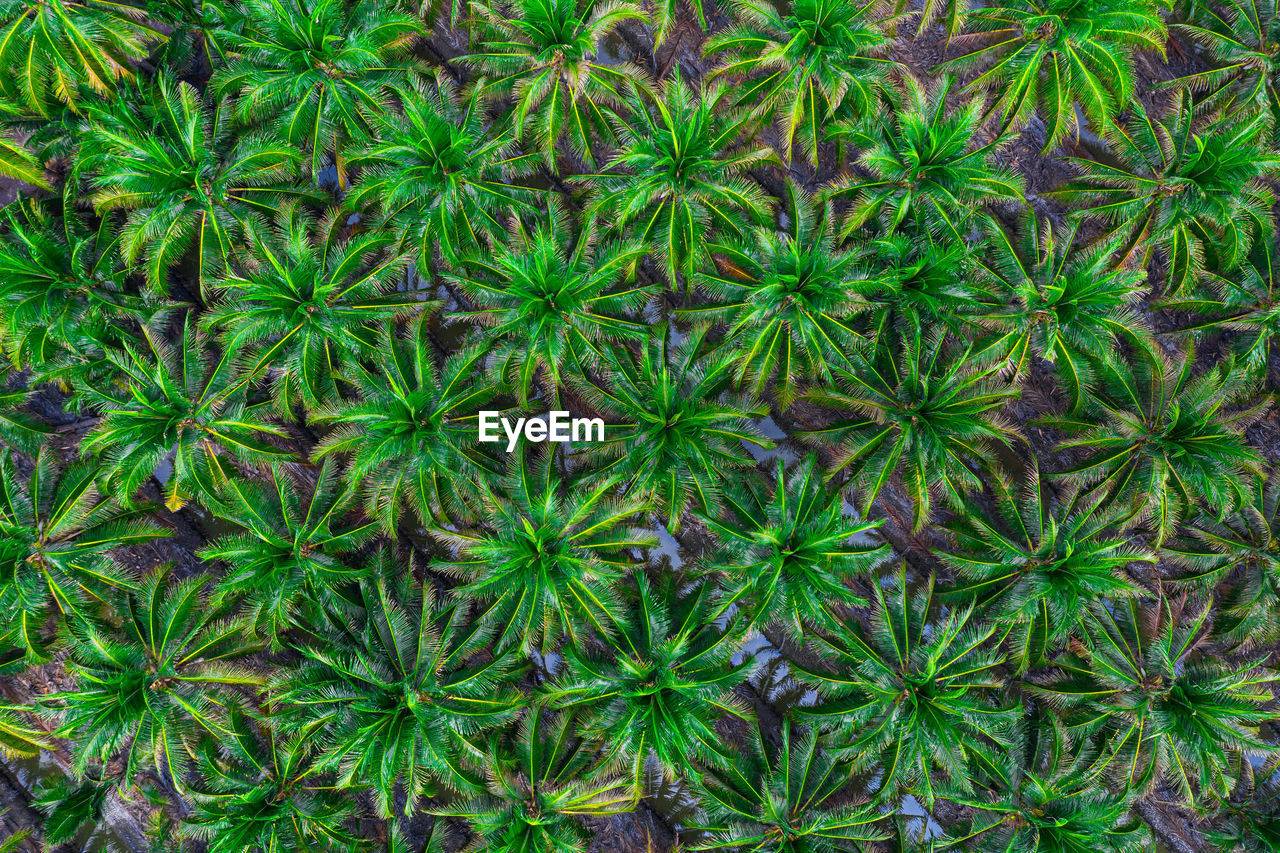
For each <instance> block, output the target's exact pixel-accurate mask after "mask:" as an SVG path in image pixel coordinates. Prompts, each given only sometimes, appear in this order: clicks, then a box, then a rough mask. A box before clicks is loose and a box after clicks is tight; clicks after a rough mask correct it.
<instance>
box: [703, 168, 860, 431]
mask: <svg viewBox="0 0 1280 853" xmlns="http://www.w3.org/2000/svg"><path fill="white" fill-rule="evenodd" d="M787 200H788V202H789V206H788V214H789V215H790V216H791V227H790V229H789V231H788V232H785V233H780V232H779V231H778V230H776V229H774V228H763V227H762V228H756V229H753V230H752V233H751V235H750V236H749V237H748V238H747V239H746V240H742V241H735V242H725V243H720V242H715V243H712V244H711V245H710V247H709V248H710V250H711V252H712V255H713V258H714V259H715V265H714V268H713V269H710V270H708V271H707V272H705V273H703V274H702V275H700V276H699V277H698V279H697V284H698V286H699V287H701V288H702V289H703V290H704V291H706V293H707V295H708V296H709V297H710V298H711V299H712V300H713V302H712V304H709V305H700V306H698V307H696V308H691V309H686V310H684V311H681V312H679V313H680V316H681V317H682V318H684V319H688V320H692V321H694V322H698V323H702V322H720V323H724V324H726V325H727V326H728V329H727V331H726V332H725V334H724V340H725V341H726V343H728V344H730V345H733V347H734V349H733V356H732V358H733V360H734V362H735V363H736V372H737V375H738V381H739V382H740V383H743V384H746V380H748V379H749V380H750V386H751V388H752V389H753V390H754V391H755V393H757V394H759V393H761V392H763V391H764V390H765V388H766V387H768V388H770V389H771V390H772V391H773V393H774V394H775V395H776V396H777V399H778V403H779V405H781V406H783V407H786V406H788V405H790V404H791V402H792V401H794V400H795V398H796V396H797V395H798V393H799V385H800V383H801V382H803V381H804V380H805V379H815V378H820V379H827V380H831V379H832V378H833V377H832V374H831V365H832V364H839V363H841V361H842V360H844V359H843V358H842V353H843V348H844V347H847V346H849V345H850V344H851V343H852V342H853V341H854V340H855V339H856V338H857V332H856V331H855V330H854V329H852V328H850V324H849V317H850V316H851V315H853V314H855V313H857V312H858V311H860V310H862V309H863V308H864V307H865V306H866V303H865V301H864V300H862V299H860V298H859V291H871V290H873V289H875V288H876V287H877V286H878V285H879V284H880V283H881V279H879V278H877V277H876V276H874V274H872V273H871V272H870V271H869V270H868V268H867V266H866V265H865V264H864V263H862V262H861V261H862V260H863V259H862V258H860V257H859V255H858V253H857V252H855V251H852V250H847V249H842V248H839V247H838V246H837V241H836V239H835V233H834V232H835V223H834V221H833V216H832V211H831V207H830V205H823V204H820V203H817V202H815V201H814V200H813V199H812V197H811V196H809V195H808V194H806V193H805V192H804V191H803V190H802V189H800V188H798V187H794V186H792V187H788V199H787Z"/></svg>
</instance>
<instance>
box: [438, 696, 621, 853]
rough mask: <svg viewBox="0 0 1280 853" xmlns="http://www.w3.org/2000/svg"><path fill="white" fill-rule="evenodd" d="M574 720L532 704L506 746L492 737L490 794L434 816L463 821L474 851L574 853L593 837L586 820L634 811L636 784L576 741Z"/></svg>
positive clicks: (578, 738) (590, 745) (595, 751)
mask: <svg viewBox="0 0 1280 853" xmlns="http://www.w3.org/2000/svg"><path fill="white" fill-rule="evenodd" d="M576 723H577V720H576V718H575V717H574V716H573V715H572V714H567V713H560V714H557V713H555V712H552V711H549V710H547V709H546V707H545V706H543V705H541V704H536V705H533V706H532V707H531V708H530V709H529V712H528V713H527V714H526V715H525V716H524V717H523V718H522V719H521V721H520V725H519V727H518V728H517V730H516V732H515V734H514V736H513V737H511V739H510V741H509V742H507V741H505V740H503V739H498V738H496V737H495V738H493V739H492V741H491V743H490V747H489V752H488V754H487V756H486V759H485V766H486V768H487V772H486V775H487V777H488V784H487V786H486V790H485V791H484V792H483V793H481V794H479V795H477V796H475V797H473V798H471V799H468V800H463V801H461V802H456V803H452V804H449V805H444V806H437V807H435V808H433V809H432V814H434V815H436V816H437V817H441V818H443V817H451V818H462V819H465V820H466V821H467V822H468V824H469V825H470V826H472V827H473V828H474V830H475V833H476V841H475V844H476V847H477V849H479V848H483V849H484V850H491V851H494V853H571V851H577V850H583V849H585V846H586V845H587V844H588V843H589V841H590V838H591V836H590V833H588V832H587V831H586V830H585V829H584V827H583V826H582V824H581V822H580V820H581V819H582V818H603V817H608V816H610V815H615V814H618V813H620V812H626V811H629V810H630V809H631V808H633V807H634V806H635V803H636V799H637V795H636V791H635V785H634V783H633V782H632V781H631V780H629V779H626V778H625V777H623V776H621V775H619V774H618V773H617V772H616V769H615V768H614V767H612V766H610V765H609V764H608V763H607V762H602V761H601V758H600V753H599V750H598V749H597V748H596V747H597V744H596V743H595V742H594V741H591V740H588V739H585V738H583V737H581V736H580V735H579V730H578V726H577V725H576Z"/></svg>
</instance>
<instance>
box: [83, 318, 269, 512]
mask: <svg viewBox="0 0 1280 853" xmlns="http://www.w3.org/2000/svg"><path fill="white" fill-rule="evenodd" d="M144 332H145V334H146V342H147V349H150V352H146V351H145V350H144V349H142V348H141V347H138V348H134V347H133V346H129V345H127V344H126V345H125V347H124V350H123V351H117V350H108V351H107V352H106V357H107V360H108V361H109V362H110V363H111V364H112V365H114V366H115V368H116V369H117V371H118V372H119V373H118V375H119V377H120V378H119V379H118V380H117V381H116V382H115V383H113V386H107V387H93V386H91V387H88V388H86V389H85V399H86V400H87V402H88V403H89V405H91V406H92V407H94V408H96V409H97V410H99V411H101V412H102V419H101V421H99V423H98V425H97V426H96V427H94V428H93V430H92V431H91V432H90V433H89V435H88V436H87V437H86V438H85V442H84V448H85V450H87V451H88V452H90V453H93V454H95V455H97V456H98V457H99V458H100V459H101V462H102V472H103V474H104V476H105V478H106V485H107V487H108V488H109V489H111V490H112V491H113V492H114V493H115V494H116V495H117V496H118V497H119V499H120V500H121V501H124V502H125V503H126V504H131V503H132V502H133V501H134V500H135V498H136V496H137V494H138V489H139V488H141V486H142V484H143V483H144V482H145V481H146V480H147V478H149V477H151V476H152V475H156V476H163V477H165V482H164V483H163V493H164V496H165V503H166V504H167V505H168V506H169V508H170V509H172V510H177V509H178V508H179V507H181V506H182V505H183V504H184V503H185V502H186V501H187V500H189V499H190V498H191V497H192V496H193V495H195V494H208V493H210V492H212V491H214V490H215V489H216V488H217V487H218V483H220V482H222V481H224V480H225V478H226V473H227V472H226V471H225V469H224V464H225V463H224V461H223V460H222V459H221V458H220V457H224V456H226V457H229V458H234V459H237V460H241V461H243V462H246V463H253V464H261V463H263V462H266V461H269V460H272V459H281V458H284V457H286V456H289V455H290V454H289V453H288V451H285V450H282V449H280V448H279V447H277V446H275V445H273V444H271V443H269V442H268V441H267V440H266V439H265V438H264V437H265V436H268V435H270V436H277V437H278V436H282V435H283V434H284V433H283V432H282V431H281V430H280V429H279V428H278V427H274V426H271V425H270V424H269V423H267V422H266V421H265V420H264V419H263V418H262V417H261V416H260V415H259V414H258V411H259V410H260V409H261V404H250V403H249V402H248V401H247V391H248V388H249V384H250V381H251V380H252V379H253V375H252V374H247V373H246V372H245V367H244V362H245V359H244V358H243V354H242V352H241V351H240V350H239V349H238V348H236V347H234V346H224V347H222V348H221V351H216V350H214V349H213V348H212V347H211V346H210V343H209V340H208V338H207V337H206V336H205V335H203V334H201V333H200V332H199V331H197V330H196V328H195V324H194V323H193V322H192V321H191V320H190V319H189V318H188V320H187V321H186V322H185V323H184V324H183V326H182V337H181V338H180V339H179V340H178V341H176V343H177V346H174V344H172V343H170V342H169V341H166V340H164V338H162V337H161V336H160V335H159V334H158V333H157V332H155V331H153V330H151V329H145V330H144Z"/></svg>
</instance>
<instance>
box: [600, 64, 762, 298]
mask: <svg viewBox="0 0 1280 853" xmlns="http://www.w3.org/2000/svg"><path fill="white" fill-rule="evenodd" d="M631 102H632V105H631V116H632V125H631V128H630V129H629V130H627V131H626V132H625V133H624V134H623V136H622V149H621V151H620V152H619V153H618V154H617V155H616V156H614V157H613V158H612V159H611V160H610V161H609V163H608V164H607V166H606V168H605V171H604V172H603V173H601V174H598V175H594V176H592V179H593V181H594V182H595V183H596V184H597V185H598V186H599V195H598V196H597V197H596V199H595V201H594V203H593V205H592V210H593V211H594V212H596V213H599V214H601V215H603V216H605V217H607V218H608V219H609V220H610V221H611V222H613V223H614V224H615V226H616V227H617V228H619V229H629V232H628V233H630V234H632V235H634V236H635V237H636V239H638V240H640V241H642V242H644V243H645V244H647V245H651V246H653V247H654V252H655V254H656V255H657V257H658V259H659V260H660V261H661V262H662V265H663V269H664V270H665V272H666V274H667V278H668V279H669V281H670V282H671V284H672V285H673V286H674V285H675V284H676V282H677V281H678V280H679V278H680V277H681V276H683V277H684V279H685V280H688V279H690V278H691V277H692V276H693V274H694V272H695V271H696V270H697V269H698V267H699V266H701V265H703V264H704V263H706V262H707V261H708V253H707V248H706V245H707V241H708V240H709V238H711V237H712V236H713V235H715V234H717V233H720V234H727V235H730V236H734V237H739V238H740V237H742V236H743V235H744V234H745V233H746V230H747V228H748V227H749V226H750V225H751V224H752V223H761V222H763V221H764V217H765V215H766V214H767V212H768V204H767V202H766V200H765V196H764V194H763V193H762V192H761V191H760V190H759V188H758V187H756V186H755V185H754V184H752V183H750V182H749V181H747V180H745V179H744V178H743V177H742V173H743V172H744V171H746V170H747V169H748V168H750V167H751V166H752V165H754V164H756V163H761V162H764V161H765V160H767V159H768V158H769V157H770V154H769V152H768V150H766V149H763V148H752V147H750V145H747V146H746V147H745V149H737V148H736V147H735V144H736V143H737V142H738V140H739V138H740V137H742V136H743V135H744V134H745V133H746V125H747V121H748V118H747V116H746V115H744V114H742V113H741V112H740V111H735V110H733V109H732V105H731V104H730V103H729V96H728V91H727V90H726V89H725V88H724V87H723V86H720V85H716V86H712V87H710V88H704V89H701V90H698V91H694V90H693V89H692V88H691V87H690V86H688V85H686V84H685V83H684V81H683V79H682V78H681V77H680V75H679V74H677V75H675V76H674V77H673V78H671V79H670V80H668V81H667V83H666V85H665V86H663V87H662V91H661V93H660V97H657V98H654V99H652V100H651V101H650V100H644V99H641V98H640V97H638V96H633V97H632V99H631ZM650 104H652V107H650Z"/></svg>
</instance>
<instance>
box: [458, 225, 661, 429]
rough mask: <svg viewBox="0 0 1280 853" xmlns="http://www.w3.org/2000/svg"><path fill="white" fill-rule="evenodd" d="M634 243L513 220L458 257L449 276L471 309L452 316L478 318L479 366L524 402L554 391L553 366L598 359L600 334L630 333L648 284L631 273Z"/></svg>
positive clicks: (580, 366)
mask: <svg viewBox="0 0 1280 853" xmlns="http://www.w3.org/2000/svg"><path fill="white" fill-rule="evenodd" d="M644 254H645V248H644V246H643V245H642V244H640V243H637V242H634V241H627V242H621V241H616V240H611V241H607V242H601V241H599V240H597V235H596V232H595V228H594V227H593V226H591V225H588V226H587V227H585V228H584V229H583V230H581V231H579V232H577V233H576V234H575V233H573V232H570V231H569V228H568V225H567V223H566V222H565V221H564V220H563V219H561V218H560V217H552V219H551V220H550V222H549V223H547V224H544V225H540V226H538V227H537V229H536V230H533V231H532V232H530V231H529V230H526V229H524V228H516V229H513V231H512V233H511V235H510V236H509V237H508V239H507V241H506V243H505V244H503V245H502V246H501V247H500V248H498V250H497V251H496V252H492V253H485V254H482V255H475V256H472V257H470V258H467V259H466V260H464V261H463V262H462V263H460V264H459V265H458V273H457V274H455V275H453V276H450V277H449V278H450V280H451V281H453V282H454V284H455V285H456V286H457V287H458V288H459V289H460V290H461V291H462V292H463V293H465V294H466V295H467V297H468V298H470V299H471V300H472V301H473V302H474V304H475V305H476V306H478V307H477V308H476V309H475V310H472V311H465V312H460V313H458V314H456V315H454V316H455V317H457V318H459V319H466V320H472V321H474V322H476V323H478V324H479V325H481V326H483V327H484V331H485V337H486V338H487V339H488V341H489V345H488V354H487V357H486V362H487V366H488V367H489V368H490V369H491V370H492V371H493V374H494V376H495V378H501V380H502V381H503V382H504V385H505V387H508V388H511V389H512V392H513V393H514V394H515V397H516V401H517V402H518V403H519V404H520V405H522V406H523V405H527V404H528V402H529V399H530V396H531V395H534V394H538V395H539V396H544V397H547V398H549V399H552V400H555V399H558V398H559V395H560V388H561V386H562V384H563V380H562V378H561V372H562V371H563V370H566V369H569V370H574V371H576V372H582V371H583V370H584V369H585V365H588V364H599V363H601V362H602V361H603V359H604V357H605V356H604V354H603V353H602V351H601V346H602V344H603V342H605V341H623V340H629V341H639V340H642V339H643V338H644V337H645V336H646V334H647V332H648V324H646V323H644V322H642V318H640V317H639V316H638V311H639V309H641V308H643V307H644V305H645V303H647V302H648V301H649V300H650V299H651V298H652V296H653V293H654V288H653V287H652V286H646V285H643V284H639V283H638V282H636V281H635V276H636V266H637V264H638V261H639V260H640V258H641V257H642V256H643V255H644Z"/></svg>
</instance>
